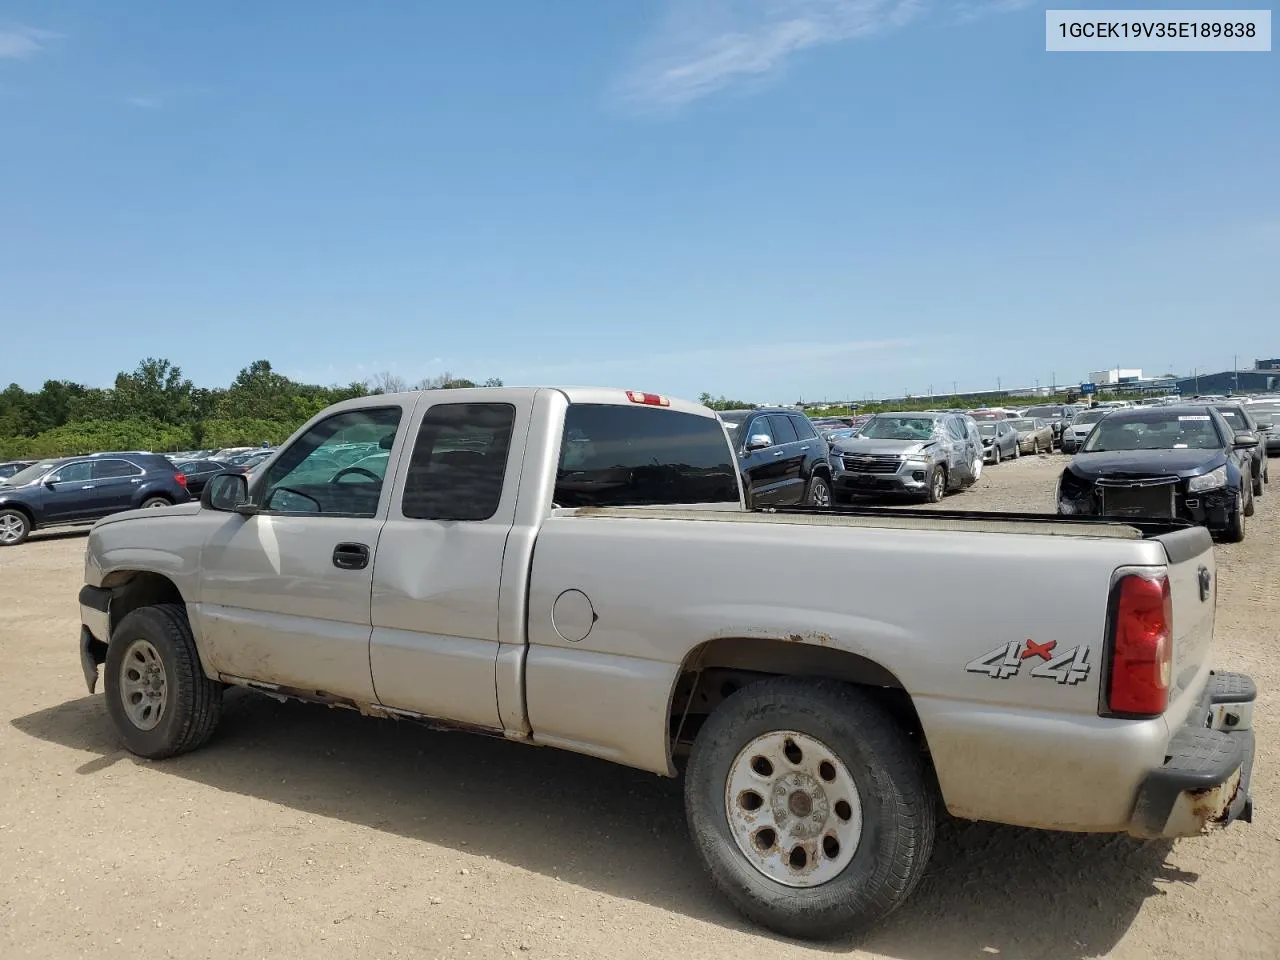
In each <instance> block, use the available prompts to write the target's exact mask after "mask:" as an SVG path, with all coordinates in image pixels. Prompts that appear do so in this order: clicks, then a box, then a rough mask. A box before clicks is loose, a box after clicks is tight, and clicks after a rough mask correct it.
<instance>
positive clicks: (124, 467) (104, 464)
mask: <svg viewBox="0 0 1280 960" xmlns="http://www.w3.org/2000/svg"><path fill="white" fill-rule="evenodd" d="M140 476H142V470H141V469H139V468H138V467H136V466H134V465H133V464H132V463H130V462H129V461H128V460H97V461H95V462H94V464H93V479H95V480H112V479H116V478H119V477H140Z"/></svg>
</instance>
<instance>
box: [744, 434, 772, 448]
mask: <svg viewBox="0 0 1280 960" xmlns="http://www.w3.org/2000/svg"><path fill="white" fill-rule="evenodd" d="M772 446H773V438H772V437H771V436H769V435H768V434H767V433H757V434H753V435H752V437H751V438H750V439H749V440H747V453H755V452H756V451H757V450H763V449H764V448H765V447H772Z"/></svg>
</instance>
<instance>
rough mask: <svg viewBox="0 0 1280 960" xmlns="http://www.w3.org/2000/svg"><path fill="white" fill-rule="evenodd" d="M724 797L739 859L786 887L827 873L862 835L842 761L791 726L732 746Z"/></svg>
mask: <svg viewBox="0 0 1280 960" xmlns="http://www.w3.org/2000/svg"><path fill="white" fill-rule="evenodd" d="M724 804H725V815H726V817H727V818H728V822H729V832H730V833H731V834H732V835H733V840H734V843H736V844H737V845H738V850H739V851H740V852H741V853H742V855H743V857H744V858H745V859H746V861H747V862H748V863H749V864H751V866H752V867H753V868H754V869H755V870H756V871H757V872H758V873H760V874H761V875H763V876H765V877H767V878H768V879H770V880H773V881H775V882H777V883H780V884H782V885H784V886H787V887H817V886H821V885H822V884H824V883H828V882H830V881H831V880H834V879H835V878H836V877H838V876H839V875H840V874H841V873H842V872H843V871H844V869H845V868H846V867H847V866H848V865H849V863H850V862H851V861H852V860H853V857H854V854H855V853H857V850H858V842H859V841H860V840H861V838H862V798H861V796H860V794H859V793H858V787H857V784H856V783H855V782H854V779H853V775H852V774H851V773H850V772H849V768H848V767H847V766H846V765H845V764H844V762H843V761H842V760H841V759H840V758H839V757H838V756H836V754H835V751H833V750H831V749H830V748H829V747H828V746H827V745H826V744H824V743H823V742H822V741H821V740H818V739H817V738H815V737H811V736H809V735H807V734H804V733H799V732H798V731H794V730H775V731H772V732H770V733H765V734H762V735H761V736H758V737H756V738H755V739H754V740H752V741H751V742H750V743H748V744H747V745H746V746H744V747H743V748H742V749H741V750H740V751H739V752H738V755H737V756H736V757H735V758H734V760H733V763H732V764H731V765H730V767H729V776H728V778H727V779H726V781H725V795H724Z"/></svg>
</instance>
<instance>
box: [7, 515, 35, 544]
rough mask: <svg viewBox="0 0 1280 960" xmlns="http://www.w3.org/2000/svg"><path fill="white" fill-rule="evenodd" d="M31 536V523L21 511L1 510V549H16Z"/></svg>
mask: <svg viewBox="0 0 1280 960" xmlns="http://www.w3.org/2000/svg"><path fill="white" fill-rule="evenodd" d="M29 536H31V521H30V520H28V519H27V515H26V514H25V513H23V512H22V511H21V510H0V547H16V546H17V545H18V544H20V543H22V542H23V541H24V540H26V539H27V537H29Z"/></svg>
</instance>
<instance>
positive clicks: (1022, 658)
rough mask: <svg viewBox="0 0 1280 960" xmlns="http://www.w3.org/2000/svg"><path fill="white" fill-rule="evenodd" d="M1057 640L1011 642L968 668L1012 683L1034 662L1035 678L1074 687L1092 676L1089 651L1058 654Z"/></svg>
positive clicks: (1082, 649) (968, 664)
mask: <svg viewBox="0 0 1280 960" xmlns="http://www.w3.org/2000/svg"><path fill="white" fill-rule="evenodd" d="M1057 646H1058V641H1057V640H1046V641H1045V642H1043V643H1040V642H1037V641H1035V640H1030V639H1028V640H1010V641H1009V642H1008V643H1003V644H1001V645H1000V646H998V647H996V648H995V649H994V650H988V651H987V652H986V653H984V654H983V655H982V656H980V657H978V658H977V659H976V660H970V661H969V662H968V663H967V664H966V665H965V668H964V669H965V672H966V673H983V674H986V675H987V676H988V677H990V678H991V679H992V680H1008V679H1009V678H1010V677H1016V676H1017V675H1018V674H1019V673H1020V672H1021V670H1022V665H1023V664H1024V663H1026V662H1027V661H1028V660H1034V661H1035V663H1034V664H1033V665H1032V667H1031V676H1033V677H1038V678H1040V679H1042V680H1053V681H1054V682H1056V683H1063V684H1070V685H1072V686H1074V685H1075V684H1077V683H1079V682H1080V681H1082V680H1084V679H1086V678H1087V677H1088V676H1089V669H1090V667H1091V666H1092V664H1090V663H1089V648H1088V647H1087V646H1084V645H1081V646H1078V647H1072V648H1071V649H1070V650H1067V651H1066V652H1064V653H1060V654H1057V655H1056V656H1055V655H1054V651H1055V648H1056V647H1057Z"/></svg>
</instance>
